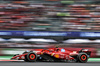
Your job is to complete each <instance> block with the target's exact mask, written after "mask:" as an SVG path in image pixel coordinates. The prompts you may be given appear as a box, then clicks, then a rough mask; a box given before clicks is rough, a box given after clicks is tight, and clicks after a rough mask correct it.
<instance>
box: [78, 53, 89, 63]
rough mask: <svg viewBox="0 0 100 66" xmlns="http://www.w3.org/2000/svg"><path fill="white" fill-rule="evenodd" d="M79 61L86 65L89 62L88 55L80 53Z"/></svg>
mask: <svg viewBox="0 0 100 66" xmlns="http://www.w3.org/2000/svg"><path fill="white" fill-rule="evenodd" d="M77 59H78V61H79V62H80V63H86V62H87V61H88V55H87V54H86V53H79V55H78V58H77Z"/></svg>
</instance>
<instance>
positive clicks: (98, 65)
mask: <svg viewBox="0 0 100 66" xmlns="http://www.w3.org/2000/svg"><path fill="white" fill-rule="evenodd" d="M0 66H100V62H87V63H65V62H24V61H0Z"/></svg>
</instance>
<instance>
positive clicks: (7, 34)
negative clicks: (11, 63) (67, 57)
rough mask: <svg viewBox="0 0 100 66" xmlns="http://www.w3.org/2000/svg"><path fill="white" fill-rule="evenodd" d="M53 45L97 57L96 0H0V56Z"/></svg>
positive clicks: (99, 16)
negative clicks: (85, 51) (87, 52)
mask: <svg viewBox="0 0 100 66" xmlns="http://www.w3.org/2000/svg"><path fill="white" fill-rule="evenodd" d="M55 46H59V47H65V48H67V49H69V50H76V51H79V50H80V49H82V48H88V49H89V50H91V51H92V54H91V58H96V59H98V58H100V0H0V59H9V58H10V57H12V56H13V55H14V54H21V53H22V52H24V51H25V50H29V49H39V48H40V49H41V48H44V49H45V48H49V47H55ZM99 61H100V59H99Z"/></svg>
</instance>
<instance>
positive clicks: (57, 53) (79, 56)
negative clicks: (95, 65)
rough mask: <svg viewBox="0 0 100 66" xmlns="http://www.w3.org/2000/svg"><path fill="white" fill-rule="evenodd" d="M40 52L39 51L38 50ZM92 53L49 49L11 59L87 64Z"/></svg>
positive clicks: (83, 50)
mask: <svg viewBox="0 0 100 66" xmlns="http://www.w3.org/2000/svg"><path fill="white" fill-rule="evenodd" d="M38 50H39V49H38ZM90 54H91V51H89V50H88V49H82V50H80V51H69V50H67V49H66V48H49V49H40V50H39V51H38V52H35V49H33V50H31V51H25V52H24V53H23V54H21V55H19V54H17V55H14V57H12V58H11V59H12V60H13V59H16V60H24V61H26V62H35V61H57V62H59V61H68V62H69V61H70V62H81V63H86V62H87V61H88V58H89V57H90Z"/></svg>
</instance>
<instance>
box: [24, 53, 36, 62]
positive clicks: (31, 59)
mask: <svg viewBox="0 0 100 66" xmlns="http://www.w3.org/2000/svg"><path fill="white" fill-rule="evenodd" d="M36 60H37V55H36V54H35V53H33V52H29V53H28V54H27V55H26V56H25V59H24V61H26V62H35V61H36Z"/></svg>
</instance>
